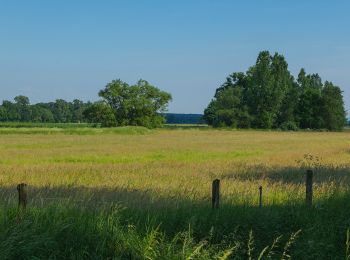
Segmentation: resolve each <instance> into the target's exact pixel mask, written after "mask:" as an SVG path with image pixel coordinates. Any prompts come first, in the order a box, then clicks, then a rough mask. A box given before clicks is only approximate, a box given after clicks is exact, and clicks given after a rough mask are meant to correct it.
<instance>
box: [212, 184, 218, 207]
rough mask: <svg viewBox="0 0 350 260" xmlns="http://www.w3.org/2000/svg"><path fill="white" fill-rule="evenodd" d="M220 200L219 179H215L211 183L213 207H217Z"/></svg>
mask: <svg viewBox="0 0 350 260" xmlns="http://www.w3.org/2000/svg"><path fill="white" fill-rule="evenodd" d="M219 201H220V180H219V179H215V180H214V181H213V185H212V197H211V206H212V208H213V209H217V208H219Z"/></svg>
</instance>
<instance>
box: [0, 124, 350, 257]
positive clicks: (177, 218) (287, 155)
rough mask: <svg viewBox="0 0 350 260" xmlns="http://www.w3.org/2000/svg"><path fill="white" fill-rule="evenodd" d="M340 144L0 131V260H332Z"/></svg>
mask: <svg viewBox="0 0 350 260" xmlns="http://www.w3.org/2000/svg"><path fill="white" fill-rule="evenodd" d="M1 130H3V131H5V132H1ZM72 130H73V132H71V131H72ZM6 131H7V132H6ZM31 131H39V132H31ZM40 131H42V132H40ZM50 131H51V132H50ZM349 134H350V133H349V132H340V133H330V132H277V131H276V132H274V131H266V132H265V131H252V130H251V131H232V130H215V129H209V128H208V129H206V130H205V131H203V130H202V129H177V130H173V129H155V130H148V129H145V128H135V127H125V128H115V129H103V128H78V129H60V128H57V129H56V128H16V129H8V128H2V129H0V259H50V258H51V259H249V258H250V259H258V258H259V255H260V254H262V253H263V256H262V258H261V259H269V258H268V255H269V256H271V258H270V259H281V258H282V259H287V258H288V257H287V255H290V256H292V257H293V258H294V259H344V258H345V256H346V250H347V248H346V247H347V244H349V241H348V242H347V230H348V229H349V227H350V218H349V216H350V203H349V201H350V188H349V187H350V163H349V159H350V149H349V144H350V141H349V140H350V139H349V137H350V136H349ZM304 154H313V155H315V156H318V158H319V159H318V158H316V157H314V158H311V159H310V158H309V157H307V158H304ZM306 167H312V168H314V171H315V174H314V205H313V207H312V208H311V209H308V208H307V207H306V206H305V205H304V204H305V203H304V200H305V184H304V179H305V168H306ZM215 178H219V179H220V180H221V204H220V208H219V209H218V210H212V209H211V205H210V202H211V201H210V199H211V198H210V196H211V190H210V189H211V183H212V181H213V179H215ZM21 182H25V183H27V184H28V198H29V204H28V207H27V212H26V213H25V214H24V215H23V216H22V217H21V219H20V220H18V217H17V213H16V212H17V205H16V204H17V191H16V185H17V184H18V183H21ZM260 185H262V186H263V208H261V209H260V208H259V207H258V187H259V186H260ZM299 230H301V231H299ZM296 233H297V235H295V236H293V234H296ZM274 241H275V243H274ZM273 245H274V246H273ZM225 257H226V258H225Z"/></svg>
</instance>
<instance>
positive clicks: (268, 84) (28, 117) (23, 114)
mask: <svg viewBox="0 0 350 260" xmlns="http://www.w3.org/2000/svg"><path fill="white" fill-rule="evenodd" d="M98 95H99V97H100V100H99V101H97V102H94V103H92V102H86V103H84V102H83V101H80V100H78V99H75V100H73V102H67V101H65V100H62V99H57V100H56V101H54V102H48V103H38V104H34V105H31V104H30V102H29V99H28V97H25V96H17V97H15V98H14V101H12V102H11V101H8V100H4V101H3V102H2V104H1V105H0V121H9V122H43V123H51V122H54V123H78V122H88V123H92V124H96V125H101V126H103V127H113V126H126V125H134V126H145V127H148V128H154V127H159V126H161V125H162V124H163V123H165V120H166V119H167V120H168V121H170V123H187V122H188V121H191V122H193V121H197V122H203V121H202V120H205V121H206V122H207V123H208V124H209V125H211V126H214V127H235V128H261V129H277V128H279V129H284V130H296V129H298V128H301V129H329V130H340V129H341V128H342V127H343V126H344V125H345V124H346V123H347V122H346V113H345V109H344V101H343V95H342V91H341V89H340V88H339V87H338V86H335V85H334V84H333V83H332V82H330V81H325V82H322V79H321V77H320V76H319V75H318V74H307V73H306V72H305V70H304V69H301V70H300V72H299V75H298V77H297V78H296V79H295V78H294V77H293V76H292V75H291V73H290V71H289V70H288V64H287V62H286V60H285V58H284V57H283V56H282V55H280V54H278V53H275V54H274V55H271V54H270V53H269V52H268V51H263V52H260V53H259V55H258V58H257V60H256V63H255V65H253V66H252V67H250V68H249V69H248V70H247V71H246V72H245V73H243V72H235V73H232V74H230V75H229V76H228V77H227V78H226V81H225V82H224V83H223V84H222V85H221V86H220V87H219V88H217V89H216V92H215V95H214V98H213V99H212V101H211V102H210V103H209V105H208V106H207V108H206V109H205V111H204V116H203V119H202V118H200V115H186V116H178V115H176V114H165V112H166V111H167V107H168V103H169V102H170V101H171V100H172V96H171V94H170V93H168V92H165V91H162V90H160V89H159V88H157V87H155V86H153V85H151V84H150V83H148V82H147V81H145V80H139V81H137V82H136V83H135V84H132V85H129V84H128V83H126V82H124V81H122V80H120V79H118V80H113V81H111V82H110V83H108V84H107V85H106V86H105V87H104V88H103V89H101V90H100V91H99V93H98ZM179 121H181V122H179Z"/></svg>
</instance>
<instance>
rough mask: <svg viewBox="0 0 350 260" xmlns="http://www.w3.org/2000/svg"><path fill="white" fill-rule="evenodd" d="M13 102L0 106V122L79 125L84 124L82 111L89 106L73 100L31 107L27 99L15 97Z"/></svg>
mask: <svg viewBox="0 0 350 260" xmlns="http://www.w3.org/2000/svg"><path fill="white" fill-rule="evenodd" d="M14 101H15V102H11V101H7V100H4V101H3V103H2V105H0V122H34V123H80V122H86V119H85V118H84V116H83V111H84V110H85V109H87V108H88V107H89V106H91V103H89V102H88V103H84V102H82V101H80V100H77V99H75V100H74V101H73V102H67V101H65V100H63V99H58V100H56V101H55V102H50V103H38V104H34V105H31V104H30V102H29V99H28V97H25V96H17V97H15V98H14Z"/></svg>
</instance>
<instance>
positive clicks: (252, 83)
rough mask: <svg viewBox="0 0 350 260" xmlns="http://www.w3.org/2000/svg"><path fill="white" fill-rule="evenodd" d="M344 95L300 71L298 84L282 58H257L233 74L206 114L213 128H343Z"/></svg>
mask: <svg viewBox="0 0 350 260" xmlns="http://www.w3.org/2000/svg"><path fill="white" fill-rule="evenodd" d="M345 115H346V113H345V110H344V102H343V96H342V91H341V90H340V88H339V87H335V86H334V85H333V84H332V83H331V82H325V84H324V85H323V84H322V80H321V78H320V77H319V75H318V74H311V75H307V74H306V73H305V70H304V69H302V70H301V71H300V73H299V75H298V80H297V81H295V80H294V78H293V76H292V75H291V74H290V72H289V70H288V64H287V62H286V61H285V59H284V57H283V56H282V55H279V54H277V53H276V54H274V55H273V56H272V55H270V53H269V52H268V51H263V52H261V53H260V54H259V56H258V58H257V61H256V64H255V65H254V66H252V67H250V68H249V69H248V71H247V72H246V73H233V74H231V75H230V76H229V77H228V78H227V79H226V82H225V83H224V84H223V85H222V86H221V87H219V88H218V89H217V90H216V93H215V96H214V99H213V100H212V101H211V102H210V103H209V105H208V107H207V108H206V109H205V111H204V119H205V120H206V121H207V123H208V124H209V125H212V126H214V127H222V126H226V127H238V128H248V127H252V128H263V129H271V128H281V129H286V130H296V129H297V128H303V129H305V128H309V129H322V128H326V129H329V130H340V129H342V127H343V126H344V125H345V122H346V120H345Z"/></svg>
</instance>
